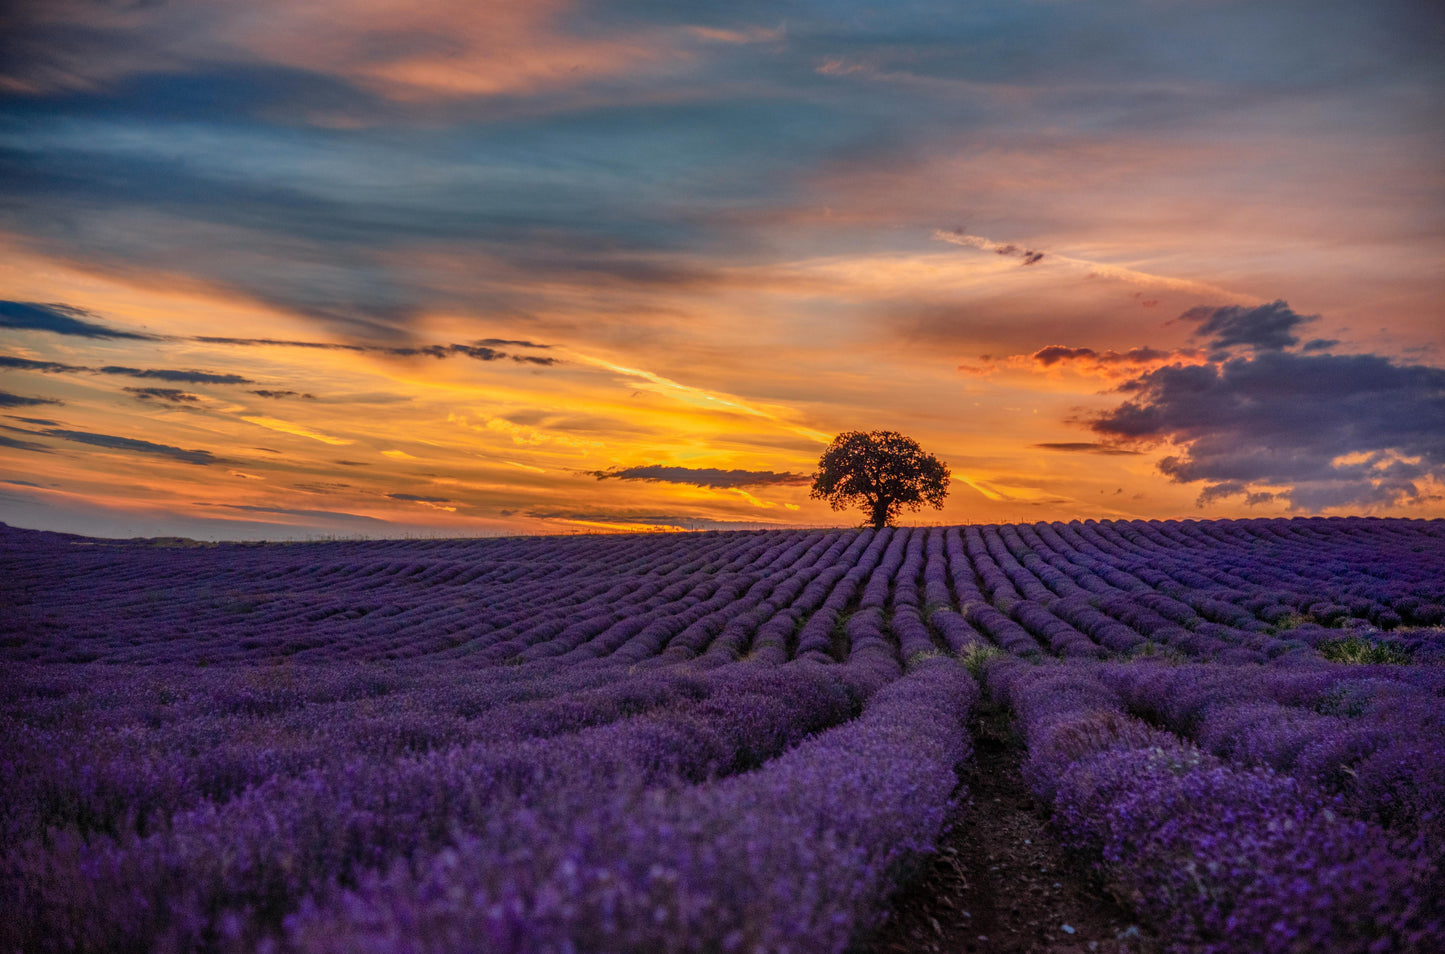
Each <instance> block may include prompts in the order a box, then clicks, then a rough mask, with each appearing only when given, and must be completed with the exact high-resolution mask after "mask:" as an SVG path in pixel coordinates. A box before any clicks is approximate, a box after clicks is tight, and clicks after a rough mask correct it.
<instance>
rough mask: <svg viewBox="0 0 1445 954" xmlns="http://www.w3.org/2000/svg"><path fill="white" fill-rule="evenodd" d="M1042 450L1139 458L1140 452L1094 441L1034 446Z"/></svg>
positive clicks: (1062, 442) (1057, 442)
mask: <svg viewBox="0 0 1445 954" xmlns="http://www.w3.org/2000/svg"><path fill="white" fill-rule="evenodd" d="M1030 446H1032V447H1037V448H1039V449H1040V450H1051V451H1065V452H1067V453H1071V454H1103V455H1105V456H1110V457H1119V456H1124V457H1128V456H1137V455H1138V454H1140V453H1141V452H1140V451H1137V450H1130V449H1129V448H1127V447H1118V446H1116V445H1114V444H1100V443H1097V442H1093V441H1046V442H1044V443H1041V444H1032V445H1030Z"/></svg>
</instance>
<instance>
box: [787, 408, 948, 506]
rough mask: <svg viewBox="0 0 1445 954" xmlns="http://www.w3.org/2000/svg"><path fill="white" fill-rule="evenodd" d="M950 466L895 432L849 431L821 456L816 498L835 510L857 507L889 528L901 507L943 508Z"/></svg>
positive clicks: (817, 475) (813, 492)
mask: <svg viewBox="0 0 1445 954" xmlns="http://www.w3.org/2000/svg"><path fill="white" fill-rule="evenodd" d="M948 478H949V473H948V465H947V464H945V463H944V462H943V461H941V460H939V459H938V458H936V457H934V456H933V455H932V454H928V453H925V452H924V450H923V448H921V447H919V446H918V442H917V441H915V440H913V439H912V438H910V437H904V436H903V435H902V434H900V433H898V432H897V431H869V432H866V433H865V432H863V431H847V432H845V433H843V434H839V435H838V436H837V437H835V438H833V443H832V444H830V445H828V449H827V450H825V451H824V452H823V456H822V457H821V458H819V460H818V472H817V473H815V474H814V475H813V489H812V494H811V495H812V496H813V497H814V498H817V499H822V500H826V501H828V505H829V506H831V507H832V508H833V509H834V510H844V509H847V508H849V507H858V508H860V509H861V510H863V512H864V513H866V514H868V518H869V520H871V521H872V523H873V526H874V527H886V526H888V525H889V524H891V523H892V522H893V520H894V518H895V517H897V516H898V514H899V513H900V512H901V511H903V510H905V509H906V510H918V509H920V508H921V507H922V506H923V505H924V504H925V503H926V504H928V505H929V506H932V507H936V508H941V507H942V506H943V498H945V497H947V496H948Z"/></svg>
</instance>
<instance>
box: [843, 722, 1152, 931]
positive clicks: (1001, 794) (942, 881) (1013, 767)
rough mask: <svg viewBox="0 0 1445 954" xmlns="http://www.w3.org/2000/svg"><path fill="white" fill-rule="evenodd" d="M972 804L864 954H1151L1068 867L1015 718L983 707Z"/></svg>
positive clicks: (1105, 899)
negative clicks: (1028, 782) (1029, 779)
mask: <svg viewBox="0 0 1445 954" xmlns="http://www.w3.org/2000/svg"><path fill="white" fill-rule="evenodd" d="M969 728H970V731H972V733H973V743H974V757H973V760H972V763H971V764H970V765H969V767H968V768H967V770H966V772H965V774H964V776H963V779H962V780H963V781H964V782H965V783H966V784H967V786H968V791H969V797H968V799H967V800H966V801H965V802H964V803H963V804H961V805H960V806H959V810H958V812H957V814H956V816H955V817H954V818H953V820H952V821H953V828H952V830H951V831H950V832H949V833H948V834H947V835H945V836H944V838H943V840H942V842H941V843H940V851H939V853H938V854H937V855H936V856H935V857H934V859H933V860H932V861H931V862H930V863H929V865H928V866H927V867H926V868H925V869H924V871H923V872H922V873H921V875H920V876H919V878H917V879H916V880H915V881H914V882H913V883H912V884H911V885H909V886H908V887H907V888H905V889H904V890H903V891H902V892H901V893H900V894H899V895H898V896H897V897H896V898H895V899H894V904H893V907H892V910H891V911H890V913H889V919H888V921H887V922H885V924H884V925H883V926H882V928H880V929H879V931H878V932H877V933H876V934H875V935H874V937H873V938H872V939H871V940H870V941H869V943H868V944H866V945H865V946H864V948H863V950H864V951H865V952H866V954H904V952H908V954H913V952H919V954H922V952H937V954H1096V952H1102V954H1116V952H1117V954H1152V952H1153V951H1155V950H1157V949H1158V944H1157V943H1156V942H1155V941H1154V939H1152V938H1150V937H1148V936H1147V935H1145V934H1141V933H1140V930H1141V929H1140V928H1139V927H1138V925H1137V924H1136V922H1135V921H1134V920H1133V919H1132V918H1131V917H1130V915H1129V913H1128V912H1127V911H1125V910H1124V909H1122V908H1121V907H1120V906H1119V905H1118V903H1117V902H1115V901H1114V900H1113V899H1112V898H1110V897H1109V896H1108V895H1107V894H1105V893H1104V892H1103V891H1102V890H1100V888H1099V887H1098V886H1097V885H1096V884H1095V883H1094V882H1093V881H1092V880H1091V879H1090V878H1089V877H1088V875H1087V873H1086V872H1085V871H1083V870H1082V868H1081V867H1080V865H1079V864H1077V863H1076V862H1074V861H1073V860H1072V859H1070V858H1068V857H1067V856H1066V855H1065V854H1064V851H1063V849H1062V848H1061V847H1060V846H1059V844H1058V842H1057V841H1055V840H1054V838H1053V836H1052V834H1051V833H1050V832H1049V830H1048V828H1047V825H1046V820H1047V817H1048V814H1047V810H1046V809H1045V808H1044V807H1043V806H1042V805H1040V804H1039V803H1038V801H1037V800H1036V799H1035V798H1034V797H1033V795H1032V793H1030V792H1029V790H1028V788H1027V787H1026V786H1025V784H1024V781H1023V778H1022V776H1021V775H1020V774H1019V765H1020V762H1021V760H1022V755H1023V746H1022V745H1021V743H1020V742H1019V740H1018V738H1017V736H1016V735H1015V734H1014V732H1013V729H1012V726H1011V713H1009V711H1008V710H1007V709H1004V708H1001V707H999V706H995V705H992V704H990V703H987V702H985V703H981V704H980V705H979V708H978V712H977V713H976V715H975V718H974V719H973V720H972V723H971V724H970V726H969Z"/></svg>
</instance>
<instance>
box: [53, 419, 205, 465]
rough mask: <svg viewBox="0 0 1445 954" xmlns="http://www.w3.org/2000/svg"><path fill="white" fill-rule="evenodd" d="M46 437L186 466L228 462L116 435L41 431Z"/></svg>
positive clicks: (194, 452)
mask: <svg viewBox="0 0 1445 954" xmlns="http://www.w3.org/2000/svg"><path fill="white" fill-rule="evenodd" d="M40 433H41V434H43V435H45V436H46V437H58V438H60V439H61V440H67V441H73V442H75V443H77V444H89V445H90V446H92V447H101V448H105V449H106V450H118V451H130V452H133V453H137V454H149V455H152V456H155V457H168V458H170V459H171V460H178V461H181V462H182V463H186V464H221V463H225V462H226V461H225V460H224V459H223V458H220V457H217V456H216V455H215V454H212V453H211V452H210V451H207V450H186V449H185V448H181V447H172V446H171V445H169V444H157V443H155V442H153V441H146V440H140V439H139V438H134V437H117V436H116V435H114V434H96V433H93V432H90V431H72V430H63V429H61V428H50V429H48V430H45V431H41V432H40Z"/></svg>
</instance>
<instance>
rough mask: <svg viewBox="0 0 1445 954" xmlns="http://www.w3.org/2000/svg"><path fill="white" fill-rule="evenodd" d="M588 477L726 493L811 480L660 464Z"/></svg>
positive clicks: (804, 476) (799, 476) (598, 472)
mask: <svg viewBox="0 0 1445 954" xmlns="http://www.w3.org/2000/svg"><path fill="white" fill-rule="evenodd" d="M590 473H591V475H592V476H593V477H596V478H597V479H598V480H643V481H653V482H660V483H670V484H691V485H693V486H695V487H719V488H729V489H730V488H734V487H758V486H765V485H778V484H781V485H798V484H806V483H808V481H809V480H810V478H809V477H808V475H807V474H792V473H777V472H775V471H771V470H720V469H718V468H715V467H667V466H663V465H661V464H646V465H642V466H638V467H622V468H617V469H613V470H595V471H591V472H590Z"/></svg>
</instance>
